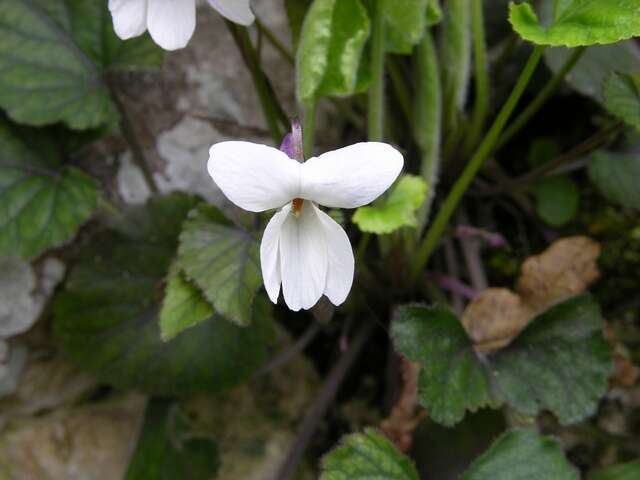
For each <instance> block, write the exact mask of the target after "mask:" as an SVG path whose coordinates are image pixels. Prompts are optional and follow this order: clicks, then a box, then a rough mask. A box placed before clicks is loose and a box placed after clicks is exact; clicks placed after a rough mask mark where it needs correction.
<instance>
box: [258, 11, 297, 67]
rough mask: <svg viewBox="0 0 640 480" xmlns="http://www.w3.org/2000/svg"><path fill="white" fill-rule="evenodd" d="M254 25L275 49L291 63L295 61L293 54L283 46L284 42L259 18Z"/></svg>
mask: <svg viewBox="0 0 640 480" xmlns="http://www.w3.org/2000/svg"><path fill="white" fill-rule="evenodd" d="M256 26H257V27H258V30H259V31H260V32H261V33H262V34H263V35H264V36H265V38H266V39H267V41H268V42H269V43H270V44H271V45H272V46H273V48H275V49H276V51H277V52H278V53H279V54H280V55H281V56H282V58H284V59H285V60H286V61H287V62H289V63H290V64H291V65H293V64H294V63H295V59H294V58H293V54H292V53H291V52H290V51H289V50H288V49H287V47H285V46H284V44H283V43H282V42H281V41H280V40H278V37H276V36H275V34H274V33H273V32H272V31H271V30H269V28H267V27H266V26H265V25H264V24H263V23H262V22H261V21H260V20H259V19H257V18H256Z"/></svg>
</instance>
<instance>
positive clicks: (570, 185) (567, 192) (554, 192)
mask: <svg viewBox="0 0 640 480" xmlns="http://www.w3.org/2000/svg"><path fill="white" fill-rule="evenodd" d="M532 189H533V193H534V195H535V197H536V210H537V212H538V215H539V216H540V218H542V219H543V220H544V221H545V222H547V223H548V224H549V225H553V226H554V227H560V226H562V225H565V224H566V223H568V222H570V221H571V220H573V219H574V218H575V216H576V213H578V206H579V204H580V191H579V190H578V186H577V185H576V184H575V182H574V181H573V180H572V179H571V177H569V176H568V175H555V176H553V177H548V178H545V179H543V180H540V181H539V182H537V183H536V184H535V185H534V186H533V188H532Z"/></svg>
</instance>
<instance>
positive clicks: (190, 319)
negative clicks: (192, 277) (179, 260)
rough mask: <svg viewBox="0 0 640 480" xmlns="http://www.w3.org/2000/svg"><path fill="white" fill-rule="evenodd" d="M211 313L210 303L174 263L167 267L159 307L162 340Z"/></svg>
mask: <svg viewBox="0 0 640 480" xmlns="http://www.w3.org/2000/svg"><path fill="white" fill-rule="evenodd" d="M212 315H213V308H212V307H211V305H209V303H208V302H207V301H206V300H205V299H204V298H203V297H202V294H201V293H200V291H199V290H198V288H197V287H195V286H194V285H192V284H191V283H189V281H188V280H187V279H186V278H185V276H184V273H183V272H181V271H180V269H179V268H178V267H177V266H176V265H175V263H174V265H173V266H172V267H171V268H170V269H169V278H168V279H167V287H166V293H165V296H164V300H163V302H162V308H161V309H160V334H161V335H162V338H163V340H165V341H168V340H171V339H173V338H174V337H175V336H176V335H178V334H179V333H180V332H182V331H183V330H186V329H187V328H190V327H194V326H195V325H198V324H199V323H200V322H203V321H204V320H207V319H208V318H211V316H212Z"/></svg>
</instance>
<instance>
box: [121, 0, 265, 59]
mask: <svg viewBox="0 0 640 480" xmlns="http://www.w3.org/2000/svg"><path fill="white" fill-rule="evenodd" d="M208 1H209V4H210V5H211V6H212V7H213V8H215V9H216V10H217V11H218V13H220V15H222V16H223V17H226V18H228V19H229V20H231V21H232V22H235V23H239V24H240V25H251V24H252V23H253V21H254V16H253V13H252V12H251V8H250V5H249V2H250V0H208ZM109 10H110V11H111V16H112V17H113V28H114V30H115V31H116V34H117V35H118V37H120V38H121V39H123V40H127V39H129V38H133V37H137V36H138V35H142V34H143V33H144V32H145V31H146V30H147V29H149V33H150V34H151V38H153V40H154V42H156V43H157V44H158V45H160V46H161V47H162V48H164V49H165V50H177V49H179V48H184V47H186V46H187V43H189V40H190V39H191V37H192V36H193V32H194V30H195V28H196V0H109Z"/></svg>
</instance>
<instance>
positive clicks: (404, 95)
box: [387, 57, 412, 123]
mask: <svg viewBox="0 0 640 480" xmlns="http://www.w3.org/2000/svg"><path fill="white" fill-rule="evenodd" d="M387 70H388V71H389V78H391V85H392V86H393V91H394V93H395V96H396V98H397V99H398V103H399V104H400V109H401V110H402V113H403V114H404V116H405V118H406V119H407V121H408V122H409V123H410V122H411V103H412V102H411V98H410V96H409V91H408V90H407V86H406V85H405V83H404V80H403V79H402V73H401V72H400V68H399V66H398V63H397V61H395V60H394V59H393V58H392V57H389V58H388V59H387Z"/></svg>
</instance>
